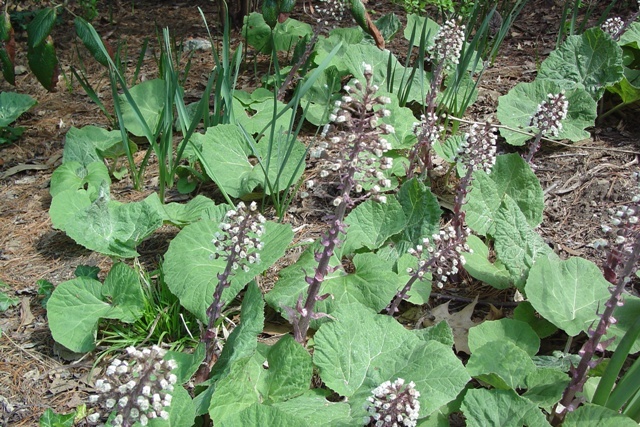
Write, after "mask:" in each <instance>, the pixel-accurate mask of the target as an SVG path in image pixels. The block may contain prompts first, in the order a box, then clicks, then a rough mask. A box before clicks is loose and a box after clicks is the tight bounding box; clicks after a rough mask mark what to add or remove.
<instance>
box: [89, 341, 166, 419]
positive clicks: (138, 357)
mask: <svg viewBox="0 0 640 427" xmlns="http://www.w3.org/2000/svg"><path fill="white" fill-rule="evenodd" d="M166 353H167V352H166V350H164V349H162V348H160V347H158V346H155V345H154V346H153V347H151V348H145V349H143V350H138V349H136V348H135V347H129V348H127V355H128V360H126V359H125V360H121V359H117V358H116V359H113V361H112V362H111V364H110V365H109V366H108V367H107V370H106V376H105V378H100V379H98V380H97V381H96V383H95V388H96V390H97V391H98V393H97V394H94V395H91V396H89V403H91V404H97V405H99V407H100V409H101V411H102V412H100V411H97V412H94V413H92V414H91V415H89V416H88V417H87V421H88V422H89V423H91V424H98V423H100V422H102V424H100V425H105V424H104V422H105V421H104V420H106V419H107V418H108V417H109V416H110V414H111V413H112V412H115V417H113V419H112V421H110V422H109V424H108V425H111V426H123V425H133V424H134V423H136V422H139V423H140V424H141V425H143V426H146V425H147V424H148V423H149V420H150V419H152V418H162V419H165V420H168V419H169V413H168V412H167V411H166V408H167V407H168V406H170V405H171V397H172V396H171V392H173V388H174V385H175V384H176V382H177V380H178V378H177V377H176V375H175V374H172V373H171V371H172V370H173V369H175V368H176V367H177V366H178V365H177V363H176V361H175V360H172V359H170V360H164V356H165V355H166Z"/></svg>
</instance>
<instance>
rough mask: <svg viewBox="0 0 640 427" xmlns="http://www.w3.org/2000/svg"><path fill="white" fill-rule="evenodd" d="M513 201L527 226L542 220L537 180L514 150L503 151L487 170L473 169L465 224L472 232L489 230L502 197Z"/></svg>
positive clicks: (489, 231) (492, 226)
mask: <svg viewBox="0 0 640 427" xmlns="http://www.w3.org/2000/svg"><path fill="white" fill-rule="evenodd" d="M507 198H508V199H510V200H511V201H513V202H515V204H516V209H518V210H519V211H520V213H521V214H522V215H523V216H524V218H525V219H526V221H527V224H529V226H530V227H536V226H537V225H538V224H540V223H541V222H542V211H543V209H544V200H543V198H544V195H543V193H542V187H541V186H540V181H539V180H538V178H537V177H536V175H535V173H533V171H532V170H531V167H530V166H529V165H528V164H527V163H526V162H525V161H524V160H523V159H522V158H521V157H520V156H519V155H517V154H515V153H513V154H503V155H500V156H498V157H497V158H496V164H495V165H494V166H493V169H492V171H491V174H489V175H488V174H486V173H485V172H483V171H478V172H475V173H474V180H473V184H472V186H471V192H470V193H469V196H468V199H467V203H466V204H465V205H464V210H465V211H466V220H467V225H468V226H469V227H470V228H471V229H472V230H473V231H475V232H476V233H479V234H482V235H485V234H493V232H494V229H495V221H496V215H497V213H498V211H499V210H500V209H501V203H502V202H503V201H504V200H505V199H507Z"/></svg>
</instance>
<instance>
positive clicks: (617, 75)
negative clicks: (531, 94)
mask: <svg viewBox="0 0 640 427" xmlns="http://www.w3.org/2000/svg"><path fill="white" fill-rule="evenodd" d="M621 78H622V49H620V46H618V44H617V43H616V42H615V41H614V40H613V39H612V38H611V36H609V35H608V34H606V33H604V32H603V31H602V30H601V29H600V28H597V27H595V28H591V29H589V30H587V31H585V32H584V33H583V34H581V35H579V36H569V37H567V39H566V40H565V42H564V43H563V44H562V46H560V47H559V48H558V49H556V50H554V51H553V52H551V54H549V57H548V58H547V59H545V60H544V62H543V63H542V65H540V71H538V77H537V79H543V80H552V81H554V82H556V83H558V84H559V85H560V86H561V87H562V88H563V89H567V90H570V89H573V88H575V87H580V88H583V89H585V90H586V91H587V92H588V93H589V95H591V97H592V98H593V100H594V101H597V100H599V99H600V98H601V97H602V94H603V93H604V90H605V89H606V88H607V86H611V85H612V84H614V83H616V82H618V81H620V79H621Z"/></svg>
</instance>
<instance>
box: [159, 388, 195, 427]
mask: <svg viewBox="0 0 640 427" xmlns="http://www.w3.org/2000/svg"><path fill="white" fill-rule="evenodd" d="M171 397H172V398H171V405H169V408H168V409H167V411H168V412H169V419H168V420H163V419H162V418H153V419H150V420H149V424H148V425H149V427H193V425H194V420H195V418H196V413H195V408H194V406H193V400H191V396H190V395H189V392H188V391H187V390H185V389H184V387H182V386H178V387H175V388H174V390H173V392H172V393H171Z"/></svg>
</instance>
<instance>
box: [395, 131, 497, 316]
mask: <svg viewBox="0 0 640 427" xmlns="http://www.w3.org/2000/svg"><path fill="white" fill-rule="evenodd" d="M496 140H497V134H496V128H495V127H493V126H491V124H490V123H486V124H485V125H483V126H480V125H478V124H474V125H473V126H472V127H471V129H470V130H469V133H467V134H466V135H465V138H464V141H463V143H462V144H461V145H460V148H459V151H458V155H457V158H456V160H457V161H458V162H460V163H462V164H463V165H464V166H466V173H465V175H464V176H463V177H462V178H461V179H460V182H459V183H458V185H457V188H456V196H455V202H454V207H453V218H452V220H451V225H450V226H448V227H446V228H445V229H444V230H440V232H439V233H436V234H434V235H433V236H432V237H431V239H429V238H423V239H422V244H421V245H417V246H416V247H415V248H410V249H409V250H408V253H409V254H410V255H413V256H414V257H416V258H417V260H418V264H417V267H409V268H408V269H407V273H409V275H410V279H409V280H408V281H407V283H406V284H405V286H404V287H403V288H402V289H401V290H400V291H398V293H397V294H396V296H395V298H394V300H393V301H392V302H391V304H390V305H389V307H387V313H389V314H391V315H393V314H395V313H396V312H397V311H398V306H399V305H400V302H401V301H402V300H404V299H405V298H406V297H407V294H408V293H409V291H410V290H411V288H412V286H413V285H414V284H415V282H416V281H423V280H425V279H427V277H428V274H429V273H430V274H431V276H432V278H433V281H434V283H435V285H436V286H437V287H438V288H443V287H444V285H445V283H446V282H448V281H449V279H450V278H451V277H452V276H456V275H457V274H458V271H459V269H460V268H461V267H462V266H463V265H464V263H465V259H464V256H462V255H461V253H462V252H472V251H471V249H470V248H469V247H468V246H467V244H466V241H467V237H468V236H469V229H468V228H467V227H466V225H465V213H464V211H463V210H462V207H463V205H464V203H465V201H466V197H467V195H468V193H469V190H470V188H471V183H472V181H473V173H474V172H475V171H478V170H482V171H484V172H486V173H487V174H489V173H491V168H492V167H493V165H494V164H495V161H496Z"/></svg>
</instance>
